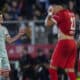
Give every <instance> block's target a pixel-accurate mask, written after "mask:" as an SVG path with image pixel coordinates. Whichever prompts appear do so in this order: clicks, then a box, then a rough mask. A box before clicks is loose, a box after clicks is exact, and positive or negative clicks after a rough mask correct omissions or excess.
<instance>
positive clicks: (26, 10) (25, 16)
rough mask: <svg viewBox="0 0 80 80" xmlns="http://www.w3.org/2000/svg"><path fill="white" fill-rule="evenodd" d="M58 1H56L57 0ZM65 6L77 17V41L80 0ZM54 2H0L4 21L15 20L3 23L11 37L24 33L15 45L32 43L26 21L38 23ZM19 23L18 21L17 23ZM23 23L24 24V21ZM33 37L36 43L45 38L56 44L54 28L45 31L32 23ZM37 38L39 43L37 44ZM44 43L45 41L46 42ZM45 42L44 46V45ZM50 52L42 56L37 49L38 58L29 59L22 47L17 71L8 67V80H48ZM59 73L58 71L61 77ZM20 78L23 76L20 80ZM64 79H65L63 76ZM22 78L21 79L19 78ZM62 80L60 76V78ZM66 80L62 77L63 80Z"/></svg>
mask: <svg viewBox="0 0 80 80" xmlns="http://www.w3.org/2000/svg"><path fill="white" fill-rule="evenodd" d="M56 1H57V0H56ZM64 1H65V3H67V4H68V8H69V9H70V10H72V11H74V12H75V14H76V23H77V24H76V26H77V27H76V33H75V38H76V39H77V40H78V39H79V40H80V0H70V1H69V2H67V1H68V0H64ZM52 3H53V0H0V10H2V11H3V14H4V20H5V21H15V20H16V22H14V23H13V22H10V23H4V25H5V26H6V27H7V28H8V30H9V33H10V35H11V36H12V37H13V36H14V35H16V34H17V33H18V30H19V29H25V31H26V33H25V35H23V36H22V37H21V38H20V39H19V40H17V41H16V42H15V43H16V44H20V43H22V44H31V39H32V28H31V27H32V26H31V24H30V23H28V22H27V21H38V20H43V21H44V19H45V16H46V15H47V9H48V7H49V5H50V4H52ZM18 21H19V22H18ZM25 21H26V22H25ZM35 25H36V26H35V32H36V33H35V36H36V37H35V38H36V42H37V43H42V40H45V39H46V36H47V38H48V43H50V44H52V43H55V42H56V41H57V33H58V30H57V28H56V25H54V27H52V28H50V29H48V30H47V29H45V26H44V24H43V23H39V22H38V23H35ZM38 39H39V41H38ZM45 41H46V40H45ZM45 41H44V42H43V43H45ZM52 53H53V50H52V49H51V50H49V54H48V55H45V53H44V52H43V50H41V49H38V50H37V56H35V58H34V57H32V56H31V55H30V54H29V53H28V49H27V48H24V50H23V53H22V54H23V55H22V56H21V58H20V60H19V68H20V69H19V70H17V69H16V68H15V65H14V64H11V68H12V71H11V73H10V78H11V80H49V75H48V74H49V73H48V66H49V61H50V57H51V54H52ZM61 73H64V72H62V70H61V69H60V70H59V74H60V75H61ZM20 76H22V77H20ZM65 77H66V76H65ZM20 78H21V79H20ZM59 78H60V79H61V76H59ZM66 79H67V78H65V80H66Z"/></svg>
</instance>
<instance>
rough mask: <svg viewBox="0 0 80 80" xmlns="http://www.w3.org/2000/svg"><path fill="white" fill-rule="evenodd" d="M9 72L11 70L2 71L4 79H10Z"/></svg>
mask: <svg viewBox="0 0 80 80" xmlns="http://www.w3.org/2000/svg"><path fill="white" fill-rule="evenodd" d="M9 72H10V71H3V72H2V75H3V80H9Z"/></svg>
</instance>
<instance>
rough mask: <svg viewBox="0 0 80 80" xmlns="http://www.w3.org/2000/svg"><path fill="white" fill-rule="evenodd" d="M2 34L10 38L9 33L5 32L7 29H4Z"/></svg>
mask: <svg viewBox="0 0 80 80" xmlns="http://www.w3.org/2000/svg"><path fill="white" fill-rule="evenodd" d="M4 34H5V35H6V37H10V35H9V32H8V30H7V28H4Z"/></svg>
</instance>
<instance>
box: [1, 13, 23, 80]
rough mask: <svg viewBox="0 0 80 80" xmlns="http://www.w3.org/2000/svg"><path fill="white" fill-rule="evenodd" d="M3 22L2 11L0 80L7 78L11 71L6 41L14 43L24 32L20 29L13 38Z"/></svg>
mask: <svg viewBox="0 0 80 80" xmlns="http://www.w3.org/2000/svg"><path fill="white" fill-rule="evenodd" d="M2 23H3V14H2V13H1V12H0V80H7V79H8V77H9V72H10V64H9V60H8V55H7V51H6V46H5V45H6V43H5V42H6V41H7V42H8V43H12V42H14V41H16V40H17V39H19V38H20V37H21V36H22V35H23V34H24V31H21V30H20V31H19V33H18V34H17V35H16V36H15V37H13V38H11V37H10V35H9V33H8V30H7V29H6V27H4V26H3V25H2ZM14 27H15V26H14ZM3 78H6V79H3Z"/></svg>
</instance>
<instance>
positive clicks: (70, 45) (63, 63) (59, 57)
mask: <svg viewBox="0 0 80 80" xmlns="http://www.w3.org/2000/svg"><path fill="white" fill-rule="evenodd" d="M76 53H77V46H76V42H75V40H60V41H58V43H57V45H56V48H55V50H54V53H53V54H52V57H51V62H50V65H52V66H56V67H60V68H63V69H64V68H74V66H75V61H76Z"/></svg>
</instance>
